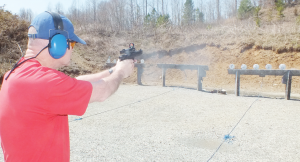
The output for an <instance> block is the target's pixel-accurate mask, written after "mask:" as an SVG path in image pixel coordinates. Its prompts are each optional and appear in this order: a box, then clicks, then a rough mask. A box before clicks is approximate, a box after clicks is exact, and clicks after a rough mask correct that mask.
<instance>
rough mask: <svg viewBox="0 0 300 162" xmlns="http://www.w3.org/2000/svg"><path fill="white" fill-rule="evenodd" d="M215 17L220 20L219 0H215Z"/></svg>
mask: <svg viewBox="0 0 300 162" xmlns="http://www.w3.org/2000/svg"><path fill="white" fill-rule="evenodd" d="M216 4H217V6H216V9H217V19H218V20H220V0H216Z"/></svg>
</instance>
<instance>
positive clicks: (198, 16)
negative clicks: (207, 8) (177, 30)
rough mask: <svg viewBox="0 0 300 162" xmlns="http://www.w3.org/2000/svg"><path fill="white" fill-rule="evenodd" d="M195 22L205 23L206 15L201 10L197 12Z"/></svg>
mask: <svg viewBox="0 0 300 162" xmlns="http://www.w3.org/2000/svg"><path fill="white" fill-rule="evenodd" d="M195 21H196V22H201V23H203V22H204V14H203V12H201V11H200V10H199V8H197V9H196V10H195Z"/></svg>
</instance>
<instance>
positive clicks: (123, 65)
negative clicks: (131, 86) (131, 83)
mask: <svg viewBox="0 0 300 162" xmlns="http://www.w3.org/2000/svg"><path fill="white" fill-rule="evenodd" d="M134 62H135V61H134V60H131V59H127V60H123V61H120V60H118V62H117V64H116V67H115V71H116V72H118V73H120V74H121V75H122V76H123V78H127V77H129V76H130V75H131V74H132V73H133V68H134Z"/></svg>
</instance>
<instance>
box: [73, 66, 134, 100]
mask: <svg viewBox="0 0 300 162" xmlns="http://www.w3.org/2000/svg"><path fill="white" fill-rule="evenodd" d="M133 68H134V61H133V60H124V61H121V62H120V61H118V62H117V65H116V66H115V67H114V71H113V73H112V74H109V72H108V71H107V70H106V71H104V72H101V73H97V74H91V75H83V76H79V77H77V78H76V79H78V80H85V81H89V82H91V83H92V86H93V91H92V96H91V99H90V103H92V102H102V101H104V100H106V99H107V98H108V97H109V96H111V95H112V94H113V93H114V92H116V90H117V89H118V88H119V85H120V84H121V82H122V80H123V79H124V78H127V77H129V76H130V75H131V74H132V72H133Z"/></svg>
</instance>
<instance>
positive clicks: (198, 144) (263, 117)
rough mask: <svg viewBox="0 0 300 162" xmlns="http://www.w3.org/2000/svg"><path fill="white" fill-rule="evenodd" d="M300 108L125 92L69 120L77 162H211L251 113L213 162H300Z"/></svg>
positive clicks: (173, 92)
mask: <svg viewBox="0 0 300 162" xmlns="http://www.w3.org/2000/svg"><path fill="white" fill-rule="evenodd" d="M253 102H254V103H253ZM252 104H253V106H252V107H251V109H249V111H247V110H248V108H249V107H250V106H251V105H252ZM299 106H300V102H299V100H290V101H287V100H283V99H270V98H257V97H236V96H234V95H221V94H212V93H205V92H199V91H196V90H191V89H184V88H173V87H164V88H162V87H157V86H136V85H122V86H121V87H120V88H119V90H118V91H117V92H116V93H115V94H114V95H113V96H112V97H111V98H109V99H108V100H107V101H105V102H102V103H93V104H90V105H89V107H88V110H87V112H86V113H85V115H84V116H82V117H78V116H70V117H69V121H70V123H69V124H70V140H71V162H78V161H80V162H81V161H82V162H98V161H113V162H114V161H125V162H127V161H130V162H133V161H162V162H166V161H172V162H173V161H197V162H198V161H199V162H200V161H207V160H209V159H210V158H211V157H212V155H213V154H214V153H215V151H216V150H217V148H218V147H219V146H220V145H221V144H222V143H223V141H224V135H226V134H228V133H230V132H231V131H232V130H233V128H234V127H235V126H236V125H237V123H238V122H239V120H240V119H241V118H242V116H243V115H244V114H245V112H246V111H247V113H246V115H245V116H244V118H243V119H242V120H241V121H240V123H239V124H238V125H237V126H236V127H235V129H234V130H233V131H232V133H231V134H230V136H232V137H233V136H234V138H232V139H231V140H227V141H225V142H224V143H223V145H222V146H221V147H220V149H219V150H218V151H217V152H216V153H215V155H214V156H213V157H212V158H211V160H210V161H216V162H223V161H230V162H231V161H243V162H244V161H251V162H252V161H272V162H275V161H280V162H281V161H300V153H299V151H298V150H299V149H300V136H299V134H300V127H299V125H300V118H299V114H300V107H299ZM80 118H82V119H81V120H80ZM0 158H1V159H3V155H1V157H0Z"/></svg>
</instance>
